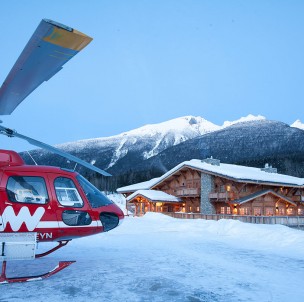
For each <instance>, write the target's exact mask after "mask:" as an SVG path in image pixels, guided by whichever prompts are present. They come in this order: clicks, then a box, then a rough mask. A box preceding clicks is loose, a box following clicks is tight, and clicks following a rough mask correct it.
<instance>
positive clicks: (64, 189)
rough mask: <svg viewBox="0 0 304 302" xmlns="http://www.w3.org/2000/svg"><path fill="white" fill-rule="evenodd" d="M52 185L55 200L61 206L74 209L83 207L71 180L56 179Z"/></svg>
mask: <svg viewBox="0 0 304 302" xmlns="http://www.w3.org/2000/svg"><path fill="white" fill-rule="evenodd" d="M54 185H55V191H56V195H57V199H58V201H59V203H60V204H61V205H63V206H66V207H74V208H81V207H82V206H83V200H82V199H81V197H80V195H79V192H78V190H77V188H76V186H75V184H74V182H73V180H72V179H70V178H67V177H58V178H56V179H55V182H54Z"/></svg>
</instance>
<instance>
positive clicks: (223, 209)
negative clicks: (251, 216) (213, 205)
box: [221, 207, 231, 214]
mask: <svg viewBox="0 0 304 302" xmlns="http://www.w3.org/2000/svg"><path fill="white" fill-rule="evenodd" d="M221 214H231V209H230V207H221Z"/></svg>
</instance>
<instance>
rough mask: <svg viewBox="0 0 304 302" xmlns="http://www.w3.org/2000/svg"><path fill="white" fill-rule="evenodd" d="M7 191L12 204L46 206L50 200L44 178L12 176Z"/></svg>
mask: <svg viewBox="0 0 304 302" xmlns="http://www.w3.org/2000/svg"><path fill="white" fill-rule="evenodd" d="M6 191H7V195H8V198H9V200H10V201H12V202H24V203H36V204H45V203H47V202H48V200H49V198H48V194H47V189H46V185H45V181H44V179H43V178H42V177H36V176H11V177H10V178H9V179H8V182H7V186H6Z"/></svg>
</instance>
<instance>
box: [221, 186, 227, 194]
mask: <svg viewBox="0 0 304 302" xmlns="http://www.w3.org/2000/svg"><path fill="white" fill-rule="evenodd" d="M225 192H226V189H225V186H224V185H220V193H225Z"/></svg>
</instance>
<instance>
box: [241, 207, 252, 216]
mask: <svg viewBox="0 0 304 302" xmlns="http://www.w3.org/2000/svg"><path fill="white" fill-rule="evenodd" d="M249 213H250V211H249V208H240V215H249Z"/></svg>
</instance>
